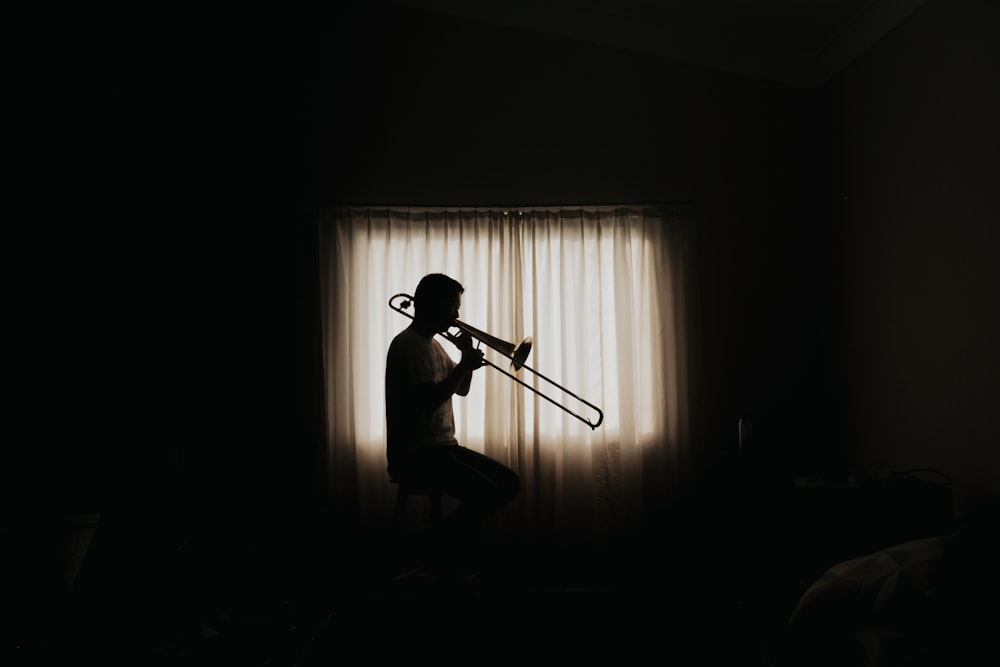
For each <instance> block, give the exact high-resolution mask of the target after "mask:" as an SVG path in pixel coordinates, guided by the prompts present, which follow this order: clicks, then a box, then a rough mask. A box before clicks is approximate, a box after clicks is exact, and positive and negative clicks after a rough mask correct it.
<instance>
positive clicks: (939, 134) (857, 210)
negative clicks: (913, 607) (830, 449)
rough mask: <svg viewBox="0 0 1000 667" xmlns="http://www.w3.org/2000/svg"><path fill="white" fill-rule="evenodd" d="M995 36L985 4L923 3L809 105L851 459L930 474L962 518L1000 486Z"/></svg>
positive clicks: (994, 17)
mask: <svg viewBox="0 0 1000 667" xmlns="http://www.w3.org/2000/svg"><path fill="white" fill-rule="evenodd" d="M998 29H1000V7H998V5H997V4H996V3H993V2H986V1H979V0H956V1H951V0H948V1H945V0H932V1H931V2H928V3H926V4H925V5H923V6H922V7H921V8H920V9H919V10H918V11H916V12H915V13H914V14H913V15H912V16H911V17H910V18H908V19H907V20H906V21H905V22H904V23H902V24H901V25H900V26H898V27H897V28H896V29H895V30H894V31H893V32H892V33H890V34H889V35H888V36H886V37H885V38H884V39H883V40H882V41H881V42H879V43H878V44H876V45H875V46H874V47H872V48H871V49H870V50H869V51H868V52H867V53H865V54H864V55H863V56H862V57H861V58H860V59H859V60H857V61H856V62H855V63H854V64H852V65H851V66H850V67H849V68H847V69H846V70H845V71H844V72H842V73H841V74H840V75H839V76H837V77H836V78H835V79H834V80H833V81H831V82H830V83H829V84H828V85H827V86H826V87H825V88H824V89H823V90H822V91H821V95H820V102H819V110H820V112H821V113H820V116H819V119H820V121H819V122H820V127H821V128H822V129H821V132H820V134H819V137H820V142H819V145H820V147H821V148H820V152H821V156H820V160H819V164H820V165H822V166H823V171H822V173H821V179H820V180H821V182H822V183H823V187H824V188H826V189H825V190H823V191H822V192H821V196H820V197H819V199H818V203H819V210H820V211H821V212H823V213H824V214H825V215H828V216H829V217H830V218H832V220H833V226H834V227H835V228H836V229H837V230H838V240H837V243H838V253H837V254H838V257H839V266H838V273H839V274H840V276H841V280H840V283H839V285H840V286H839V288H838V291H839V292H840V293H841V295H842V300H841V301H840V304H839V311H840V313H841V315H840V318H841V320H842V322H843V325H844V328H843V332H844V340H845V347H844V358H843V363H842V368H843V376H844V378H845V389H846V394H845V395H846V397H847V405H846V411H845V416H846V417H847V420H846V428H847V434H848V438H847V440H846V441H847V443H848V444H849V446H850V450H851V458H852V462H853V465H854V466H856V467H857V468H858V469H865V470H867V471H869V472H871V471H873V470H874V469H875V467H876V466H879V465H882V464H884V465H889V466H892V467H893V468H894V469H896V470H906V469H910V468H933V469H937V470H940V471H942V472H944V473H946V474H947V475H949V476H951V477H952V478H953V480H954V483H955V487H954V488H955V500H956V509H957V510H958V511H959V512H962V511H963V510H964V509H966V508H967V507H969V506H974V505H976V504H979V503H981V502H983V501H985V500H987V499H991V498H992V499H994V500H995V498H996V494H997V489H1000V484H998V481H1000V457H998V455H997V451H998V449H997V430H996V427H995V425H994V423H993V422H994V416H995V414H996V406H997V405H998V402H1000V393H998V391H1000V384H998V383H997V372H998V369H1000V356H998V352H997V346H996V340H997V339H998V334H1000V309H998V304H1000V300H998V299H997V285H1000V271H998V268H997V267H998V263H997V259H996V258H997V252H998V250H1000V232H998V231H997V220H998V215H997V203H996V185H997V183H1000V153H998V145H1000V134H998V129H997V122H996V119H997V118H1000V87H998V85H997V71H1000V50H998V42H997V40H996V34H997V31H998Z"/></svg>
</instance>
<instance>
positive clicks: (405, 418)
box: [385, 273, 521, 549]
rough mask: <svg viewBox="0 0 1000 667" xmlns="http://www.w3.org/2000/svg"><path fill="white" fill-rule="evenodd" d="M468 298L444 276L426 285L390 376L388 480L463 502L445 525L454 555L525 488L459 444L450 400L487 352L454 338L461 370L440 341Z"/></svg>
mask: <svg viewBox="0 0 1000 667" xmlns="http://www.w3.org/2000/svg"><path fill="white" fill-rule="evenodd" d="M464 291H465V289H464V288H463V287H462V285H461V284H460V283H459V282H458V281H456V280H454V279H453V278H451V277H449V276H446V275H444V274H441V273H432V274H428V275H426V276H424V277H423V278H422V279H421V280H420V282H419V284H418V285H417V289H416V292H415V293H414V296H413V302H414V316H413V321H412V322H411V324H410V325H409V326H408V327H406V329H404V330H403V331H401V332H399V333H398V334H397V335H396V337H395V338H393V340H392V343H391V344H390V345H389V351H388V354H387V357H386V373H385V405H386V420H387V446H386V458H387V461H388V472H389V476H390V477H391V478H392V479H394V480H396V481H398V482H404V483H410V484H415V485H419V486H422V487H431V488H435V489H438V490H440V492H441V493H442V495H447V496H451V497H453V498H455V499H457V500H458V501H459V504H458V506H457V507H456V509H455V511H454V512H453V513H452V514H451V515H450V516H447V517H445V518H444V521H443V522H442V524H441V532H442V534H441V537H442V538H443V544H444V545H446V546H445V548H449V549H450V548H452V547H458V546H459V545H463V544H470V543H472V542H474V541H475V540H477V539H478V536H479V531H480V527H481V525H482V523H483V521H485V520H486V519H487V518H488V517H490V516H491V515H492V514H494V513H495V512H496V511H497V510H499V509H500V508H501V507H503V506H505V505H506V504H508V503H509V502H510V501H512V500H513V499H514V498H515V497H516V496H517V494H518V493H519V492H520V488H521V484H520V480H519V478H518V476H517V474H516V473H515V472H514V471H513V470H511V469H510V468H508V467H507V466H505V465H503V464H502V463H500V462H499V461H496V460H494V459H492V458H490V457H488V456H486V455H484V454H480V453H479V452H476V451H474V450H471V449H468V448H466V447H464V446H462V445H460V444H459V442H458V440H457V439H456V438H455V419H454V414H453V412H452V396H453V395H455V394H457V395H459V396H466V395H468V393H469V390H470V388H471V382H472V375H473V373H475V371H476V370H477V369H479V368H480V367H482V366H483V364H484V360H483V352H482V350H478V349H476V348H474V347H473V338H472V336H471V335H470V334H469V333H468V332H466V331H464V330H462V331H461V333H459V334H458V335H457V336H454V335H449V336H448V337H449V339H450V340H451V341H452V342H454V343H455V345H456V346H457V347H458V348H459V349H460V350H461V352H462V358H461V361H459V362H458V364H456V363H455V362H454V361H453V360H452V359H451V357H450V356H449V355H448V354H447V352H445V350H444V348H443V347H442V346H441V344H440V343H439V342H438V341H437V340H436V339H435V335H436V334H439V333H441V334H444V333H445V332H447V331H448V329H450V328H451V327H453V326H455V323H456V322H457V321H458V311H459V308H460V307H461V303H462V293H463V292H464Z"/></svg>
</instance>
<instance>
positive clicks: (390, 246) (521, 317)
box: [320, 206, 694, 543]
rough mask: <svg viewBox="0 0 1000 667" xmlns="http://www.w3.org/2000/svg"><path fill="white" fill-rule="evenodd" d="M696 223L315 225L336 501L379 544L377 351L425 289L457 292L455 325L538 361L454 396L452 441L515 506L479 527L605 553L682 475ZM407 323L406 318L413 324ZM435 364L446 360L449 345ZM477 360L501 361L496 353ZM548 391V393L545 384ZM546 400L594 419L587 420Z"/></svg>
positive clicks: (604, 216) (680, 213)
mask: <svg viewBox="0 0 1000 667" xmlns="http://www.w3.org/2000/svg"><path fill="white" fill-rule="evenodd" d="M693 226H694V220H693V217H692V215H691V213H690V212H689V211H688V210H687V209H685V208H678V207H664V206H594V207H561V208H560V207H534V208H523V209H520V210H518V209H502V208H416V207H400V208H394V207H337V208H330V209H327V210H325V211H323V213H322V215H321V219H320V254H321V258H320V260H321V261H320V267H321V275H320V280H321V285H320V296H321V299H322V303H321V310H322V322H323V347H324V349H323V363H324V378H325V380H324V381H325V392H326V393H325V400H326V406H325V407H326V416H327V431H326V436H327V448H328V452H327V461H328V465H329V470H328V471H327V472H328V480H329V483H330V492H331V498H332V501H333V502H334V503H337V504H338V506H339V508H340V509H341V511H342V512H343V511H344V508H349V510H347V511H349V513H350V514H351V515H352V516H353V518H354V519H356V520H357V522H358V525H359V526H362V527H365V528H368V529H372V530H384V529H386V527H387V526H388V525H389V522H390V519H391V516H390V515H391V508H392V499H393V487H392V486H391V485H390V484H389V480H388V476H387V474H386V470H385V404H384V378H385V353H386V351H387V349H388V346H389V343H390V341H391V340H392V338H393V336H395V335H396V333H398V332H399V331H400V330H402V329H403V328H405V327H406V326H408V325H409V322H408V321H407V318H406V317H404V316H403V315H401V314H400V313H398V312H396V311H395V310H393V309H392V308H390V307H389V299H390V297H392V296H393V295H395V294H399V293H403V294H412V293H413V291H414V290H415V288H416V285H417V282H418V281H419V280H420V278H421V277H422V276H424V275H425V274H427V273H436V272H441V273H446V274H448V275H450V276H452V277H453V278H455V279H456V280H458V281H459V282H461V283H462V284H463V286H464V287H465V294H464V296H463V303H462V310H461V314H460V319H461V320H462V321H463V322H465V323H466V324H468V325H470V326H472V327H475V328H477V329H480V330H483V331H485V332H487V333H489V334H490V335H491V336H493V337H496V338H501V339H503V340H506V341H508V342H511V343H513V344H514V345H518V344H520V343H521V341H522V339H523V338H525V337H527V336H530V337H532V338H533V343H534V346H533V348H532V352H531V356H530V357H529V358H528V361H527V365H528V366H529V367H530V369H532V370H533V371H534V372H530V371H528V370H527V369H523V370H521V371H520V372H519V373H518V374H517V376H518V377H519V378H520V379H521V380H522V381H524V382H525V383H527V384H528V385H529V386H531V387H534V389H536V390H537V391H538V392H541V393H543V394H545V395H547V396H549V397H550V398H552V399H553V400H555V401H557V402H559V403H562V404H563V405H565V406H566V407H567V410H562V409H560V408H559V407H557V406H555V405H552V404H551V403H550V402H549V401H547V400H546V399H545V398H542V397H541V396H539V395H538V394H536V393H534V392H532V391H531V390H529V389H526V388H525V387H522V386H521V385H519V384H518V383H516V382H514V381H512V380H511V379H510V378H508V377H506V376H504V375H503V374H502V373H500V372H497V371H495V370H494V369H490V368H485V369H483V370H482V371H480V372H479V373H477V374H476V376H475V378H474V380H473V387H472V391H471V392H470V395H469V396H468V397H466V398H462V397H455V399H454V407H455V418H456V435H457V437H458V439H459V442H460V443H461V444H463V445H465V446H466V447H469V448H471V449H475V450H477V451H480V452H484V453H486V454H487V455H489V456H491V457H493V458H496V459H498V460H500V461H502V462H504V463H505V464H507V465H509V466H510V467H512V468H513V469H514V470H516V471H517V472H518V474H519V475H520V476H521V479H522V493H521V495H520V497H519V498H518V499H517V500H516V501H515V502H514V503H512V505H511V506H509V507H508V508H506V509H505V510H504V513H503V515H502V516H500V517H498V518H497V520H496V522H495V525H494V526H493V527H492V530H493V531H494V533H493V534H494V535H496V536H498V537H500V538H503V539H506V538H511V537H523V538H528V539H533V540H538V541H545V540H557V541H560V542H566V541H573V540H583V541H587V542H591V543H592V542H593V541H594V540H603V539H616V538H619V537H622V536H626V535H629V534H632V533H636V532H639V531H641V530H642V521H643V518H644V507H646V506H647V505H649V504H650V503H651V502H652V503H653V504H656V503H659V502H661V501H662V499H663V498H664V497H666V496H669V495H670V494H671V493H673V492H674V491H676V490H677V489H678V488H679V487H681V486H682V485H683V484H684V483H685V480H686V479H688V478H689V475H690V469H689V467H688V466H689V465H690V463H689V462H690V461H691V456H690V451H689V449H690V447H691V442H690V427H689V422H690V417H689V414H688V412H689V398H688V381H689V380H688V372H689V369H688V363H687V356H688V354H687V340H688V333H687V329H688V326H689V321H688V315H687V313H688V308H689V306H690V298H691V295H690V294H689V293H688V292H687V290H688V285H689V278H688V275H689V274H690V271H691V268H690V262H691V258H692V256H693V253H692V238H693ZM411 312H412V311H411ZM444 345H445V348H446V349H447V350H448V351H449V353H451V354H453V355H454V357H455V358H456V359H457V358H458V356H459V354H458V351H457V350H456V349H455V348H454V346H452V345H451V344H450V343H449V342H447V341H445V342H444ZM486 357H487V359H488V360H490V361H492V362H494V363H496V364H497V365H498V366H500V367H501V368H504V369H508V367H509V361H507V360H506V359H504V358H502V357H501V356H499V355H498V354H497V353H495V352H494V351H493V350H490V349H487V350H486ZM553 382H554V383H556V384H553ZM559 385H561V386H562V387H564V388H566V389H568V390H569V391H571V392H572V393H575V394H577V395H578V396H580V397H582V398H584V399H586V400H587V401H589V402H591V403H593V404H595V405H597V406H599V407H600V409H601V410H602V411H603V423H602V424H601V425H600V426H599V427H597V428H596V429H592V428H591V427H590V426H589V425H588V424H586V423H583V421H581V420H580V419H577V418H576V417H574V416H573V415H572V414H570V412H575V413H577V414H579V415H580V416H581V417H583V418H584V419H589V420H590V421H591V423H593V422H595V421H596V420H597V419H598V415H597V413H596V412H595V411H594V410H592V409H591V408H589V407H588V406H586V405H585V404H583V403H580V402H578V401H577V400H576V399H574V398H573V397H572V396H570V395H568V394H565V393H564V392H563V391H562V390H561V389H560V388H559Z"/></svg>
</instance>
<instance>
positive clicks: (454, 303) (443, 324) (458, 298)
mask: <svg viewBox="0 0 1000 667" xmlns="http://www.w3.org/2000/svg"><path fill="white" fill-rule="evenodd" d="M464 291H465V288H464V287H462V284H461V283H459V282H458V281H457V280H455V279H454V278H450V277H448V276H446V275H445V274H443V273H430V274H428V275H426V276H424V277H423V278H421V279H420V283H419V284H418V285H417V291H416V292H415V293H414V294H413V309H414V319H415V320H416V321H418V322H421V323H423V324H426V325H427V326H429V327H430V328H432V329H433V330H434V331H437V332H441V331H445V330H447V329H448V328H450V327H451V326H453V325H454V324H455V320H457V319H458V310H459V308H460V307H461V305H462V293H463V292H464Z"/></svg>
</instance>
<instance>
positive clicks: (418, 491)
mask: <svg viewBox="0 0 1000 667" xmlns="http://www.w3.org/2000/svg"><path fill="white" fill-rule="evenodd" d="M389 481H390V482H392V483H393V484H395V485H396V506H395V508H394V510H393V517H392V522H393V525H394V526H395V527H396V528H397V529H401V528H403V526H404V525H405V523H406V508H407V501H409V499H410V496H427V499H428V502H429V505H430V522H431V524H432V525H433V524H436V523H437V522H439V521H441V517H442V515H443V502H442V500H441V497H442V496H444V495H445V494H444V493H443V492H442V491H441V490H440V489H438V488H434V487H430V486H425V485H421V484H416V483H413V482H401V481H399V480H398V479H394V478H390V479H389Z"/></svg>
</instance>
